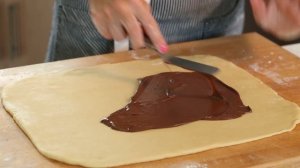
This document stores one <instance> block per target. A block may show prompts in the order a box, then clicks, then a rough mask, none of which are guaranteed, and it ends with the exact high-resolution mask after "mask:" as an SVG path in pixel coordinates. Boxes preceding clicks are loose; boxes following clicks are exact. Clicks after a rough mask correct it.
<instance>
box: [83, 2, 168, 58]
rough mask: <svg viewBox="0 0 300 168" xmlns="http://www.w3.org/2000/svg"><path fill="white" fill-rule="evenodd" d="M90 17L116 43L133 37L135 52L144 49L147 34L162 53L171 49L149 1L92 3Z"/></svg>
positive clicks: (90, 3) (102, 33)
mask: <svg viewBox="0 0 300 168" xmlns="http://www.w3.org/2000/svg"><path fill="white" fill-rule="evenodd" d="M89 6H90V15H91V18H92V21H93V23H94V25H95V27H96V28H97V30H98V31H99V33H100V34H101V35H102V36H103V37H104V38H106V39H113V40H116V41H120V40H123V39H125V38H127V36H128V37H129V39H130V41H131V44H132V47H133V49H138V48H142V47H144V34H145V35H147V36H148V37H149V38H150V40H151V41H152V42H153V44H154V45H155V47H156V48H157V49H158V50H159V51H161V52H166V51H167V50H168V46H167V43H166V41H165V39H164V37H163V36H162V34H161V32H160V29H159V26H158V24H157V22H156V21H155V19H154V18H153V16H152V14H151V8H150V6H149V4H147V2H146V1H145V0H89Z"/></svg>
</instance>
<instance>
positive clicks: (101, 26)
mask: <svg viewBox="0 0 300 168" xmlns="http://www.w3.org/2000/svg"><path fill="white" fill-rule="evenodd" d="M91 18H92V22H93V24H94V26H95V28H96V29H97V31H98V32H99V33H100V34H101V36H102V37H104V38H105V39H107V40H112V39H113V38H112V35H111V33H110V31H109V30H108V27H107V25H108V24H106V23H107V21H105V20H103V19H98V18H99V17H97V16H94V15H93V14H91Z"/></svg>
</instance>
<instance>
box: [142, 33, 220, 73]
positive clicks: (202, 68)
mask: <svg viewBox="0 0 300 168" xmlns="http://www.w3.org/2000/svg"><path fill="white" fill-rule="evenodd" d="M145 45H146V47H147V48H150V49H152V50H154V51H156V52H157V54H158V55H159V56H160V57H161V59H162V60H163V61H164V62H166V63H169V64H173V65H176V66H179V67H182V68H184V69H189V70H192V71H197V72H202V73H207V74H214V73H216V72H218V71H219V68H217V67H214V66H210V65H206V64H202V63H198V62H194V61H190V60H187V59H183V58H179V57H175V56H172V55H170V54H162V53H160V52H159V51H157V50H156V48H155V47H154V46H153V44H152V43H151V42H150V40H149V39H147V38H146V39H145Z"/></svg>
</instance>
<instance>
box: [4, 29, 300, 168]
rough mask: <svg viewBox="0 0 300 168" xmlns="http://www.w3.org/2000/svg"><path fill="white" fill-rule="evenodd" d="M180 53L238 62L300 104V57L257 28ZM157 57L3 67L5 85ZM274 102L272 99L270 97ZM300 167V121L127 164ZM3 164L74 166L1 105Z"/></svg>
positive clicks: (181, 48) (127, 55)
mask: <svg viewBox="0 0 300 168" xmlns="http://www.w3.org/2000/svg"><path fill="white" fill-rule="evenodd" d="M171 52H172V53H174V54H177V55H195V54H210V55H216V56H219V57H222V58H225V59H227V60H230V61H232V62H233V63H235V64H236V65H238V66H240V67H242V68H244V69H246V70H247V71H248V72H249V73H251V74H253V75H254V76H256V77H258V78H259V79H261V80H262V81H263V82H265V83H266V84H267V85H269V86H270V87H272V88H273V89H274V90H275V91H277V92H278V93H279V94H280V95H281V96H283V97H284V98H286V99H288V100H290V101H293V102H295V103H297V104H298V105H300V59H299V58H296V57H295V56H293V55H292V54H291V53H289V52H287V51H285V50H283V49H282V48H281V47H279V46H277V45H275V44H274V43H272V42H270V41H268V40H266V39H265V38H263V37H262V36H260V35H258V34H256V33H250V34H245V35H242V36H235V37H226V38H216V39H210V40H202V41H195V42H188V43H182V44H175V45H172V46H171ZM137 56H141V57H148V56H151V57H152V56H155V53H153V52H151V51H149V50H138V51H131V52H122V53H116V54H108V55H102V56H93V57H85V58H80V59H73V60H66V61H59V62H53V63H44V64H38V65H30V66H24V67H17V68H11V69H4V70H0V90H2V89H1V88H2V87H3V86H4V85H6V84H8V83H10V82H12V81H14V80H18V79H22V78H25V77H28V76H32V75H36V74H41V73H45V72H53V71H60V70H65V69H71V68H78V67H86V66H91V65H96V64H102V63H109V62H110V63H111V62H120V61H127V60H131V59H133V58H136V57H137ZM266 101H268V100H266ZM249 166H254V167H286V166H291V167H292V166H293V167H300V126H297V127H296V128H295V129H294V130H293V131H291V132H287V133H283V134H280V135H277V136H273V137H270V138H265V139H261V140H258V141H253V142H249V143H244V144H240V145H234V146H230V147H224V148H217V149H213V150H208V151H205V152H200V153H197V154H192V155H186V156H180V157H175V158H170V159H164V160H159V161H153V162H147V163H140V164H135V165H129V166H124V167H170V168H181V167H190V168H213V167H222V168H224V167H230V168H234V167H249ZM0 167H1V168H2V167H18V168H19V167H22V168H26V167H30V168H31V167H36V168H40V167H43V168H50V167H51V168H67V167H68V168H69V167H76V166H71V165H66V164H63V163H59V162H56V161H53V160H50V159H47V158H45V157H44V156H42V155H41V154H40V153H39V152H38V151H37V150H36V149H35V147H34V146H33V145H32V144H31V142H30V141H29V139H28V138H27V137H26V135H25V134H24V133H23V132H22V130H21V129H20V128H19V127H18V126H17V125H16V124H15V122H14V120H13V119H12V118H11V116H9V114H8V113H6V112H5V110H4V109H3V107H2V105H0Z"/></svg>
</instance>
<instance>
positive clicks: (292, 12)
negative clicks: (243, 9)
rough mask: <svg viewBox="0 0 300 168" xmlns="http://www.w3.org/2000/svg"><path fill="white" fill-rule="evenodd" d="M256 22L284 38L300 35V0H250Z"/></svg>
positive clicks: (289, 38)
mask: <svg viewBox="0 0 300 168" xmlns="http://www.w3.org/2000/svg"><path fill="white" fill-rule="evenodd" d="M250 2H251V6H252V10H253V14H254V18H255V20H256V22H257V23H258V24H259V25H260V26H261V27H262V28H263V29H264V30H265V31H267V32H269V33H271V34H273V35H275V36H276V37H278V38H280V39H282V40H294V39H297V38H299V37H300V0H250Z"/></svg>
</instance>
